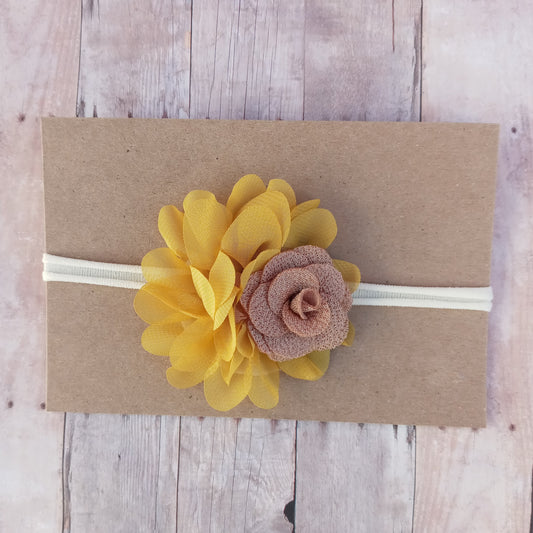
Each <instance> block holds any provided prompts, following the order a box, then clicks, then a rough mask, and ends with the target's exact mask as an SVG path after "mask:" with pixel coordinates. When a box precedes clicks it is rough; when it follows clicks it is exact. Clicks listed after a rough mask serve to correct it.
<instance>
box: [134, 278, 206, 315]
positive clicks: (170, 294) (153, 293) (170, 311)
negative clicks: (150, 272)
mask: <svg viewBox="0 0 533 533" xmlns="http://www.w3.org/2000/svg"><path fill="white" fill-rule="evenodd" d="M133 307H134V309H135V312H136V313H137V314H138V315H139V317H140V318H141V319H142V320H144V321H145V322H148V324H158V323H162V322H168V320H169V319H170V318H172V319H173V320H172V321H174V322H177V321H180V320H186V319H187V318H190V317H199V316H202V315H203V314H205V311H204V309H203V305H202V302H201V300H200V298H198V296H196V295H194V294H189V293H185V292H184V293H182V292H181V291H179V290H178V289H175V290H172V291H169V290H168V289H167V288H166V287H162V286H161V285H156V284H154V283H146V284H145V285H143V286H142V287H141V288H140V289H139V290H138V291H137V294H136V295H135V299H134V301H133Z"/></svg>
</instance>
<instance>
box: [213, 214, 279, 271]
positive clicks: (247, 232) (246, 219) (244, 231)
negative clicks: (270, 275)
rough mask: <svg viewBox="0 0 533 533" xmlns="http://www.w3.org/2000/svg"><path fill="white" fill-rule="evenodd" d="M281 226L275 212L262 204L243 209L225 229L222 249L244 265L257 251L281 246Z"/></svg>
mask: <svg viewBox="0 0 533 533" xmlns="http://www.w3.org/2000/svg"><path fill="white" fill-rule="evenodd" d="M281 242H282V239H281V228H280V225H279V222H278V219H277V217H276V215H275V213H274V212H273V211H272V210H271V209H269V208H267V207H263V206H257V205H255V206H251V207H247V208H246V209H244V210H243V211H242V212H241V213H240V214H239V215H238V216H237V218H236V219H235V220H234V221H233V223H232V224H231V226H230V227H229V228H228V230H227V231H226V233H225V235H224V237H223V239H222V250H223V251H224V252H225V253H227V254H228V255H229V256H230V257H233V259H235V260H236V261H237V262H239V263H240V264H241V265H242V266H243V267H245V266H246V265H247V264H248V263H249V262H250V261H251V260H252V259H253V258H254V255H255V254H256V253H258V252H261V251H263V250H268V249H277V250H279V249H280V248H281Z"/></svg>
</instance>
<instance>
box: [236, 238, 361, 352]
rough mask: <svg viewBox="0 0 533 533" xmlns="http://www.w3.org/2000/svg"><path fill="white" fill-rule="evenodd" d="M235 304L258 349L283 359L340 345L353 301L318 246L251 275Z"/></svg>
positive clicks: (277, 259) (283, 257) (282, 256)
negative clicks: (238, 301) (241, 312)
mask: <svg viewBox="0 0 533 533" xmlns="http://www.w3.org/2000/svg"><path fill="white" fill-rule="evenodd" d="M240 306H241V310H242V311H243V312H244V315H245V317H246V318H245V320H247V326H248V330H249V332H250V334H251V335H252V337H253V339H254V341H255V343H256V344H257V346H258V348H259V350H261V351H262V352H263V353H265V354H267V355H268V356H269V357H270V358H271V359H272V360H274V361H287V360H289V359H295V358H297V357H302V356H304V355H306V354H308V353H311V352H314V351H321V350H329V349H332V348H335V347H337V346H339V345H341V344H342V343H343V341H344V340H345V339H346V336H347V335H348V328H349V320H348V311H349V309H350V308H351V306H352V297H351V293H350V290H349V289H348V287H347V285H346V283H345V282H344V280H343V278H342V275H341V273H340V272H339V271H338V270H337V269H336V268H335V267H334V266H333V262H332V259H331V257H330V256H329V254H328V253H327V252H326V251H325V250H324V249H323V248H319V247H318V246H300V247H298V248H294V249H293V250H289V251H286V252H281V253H280V254H278V255H276V256H274V257H273V258H272V259H271V260H270V261H269V262H268V263H267V264H266V265H265V268H264V269H263V270H262V271H259V272H255V273H254V274H252V275H251V276H250V279H249V280H248V283H247V284H246V287H245V288H244V291H243V293H242V295H241V299H240Z"/></svg>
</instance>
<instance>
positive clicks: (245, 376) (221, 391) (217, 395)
mask: <svg viewBox="0 0 533 533" xmlns="http://www.w3.org/2000/svg"><path fill="white" fill-rule="evenodd" d="M242 364H244V365H246V370H245V371H244V372H243V373H238V372H236V373H235V374H234V375H233V377H232V378H231V381H230V382H229V385H228V384H226V382H225V381H224V377H223V376H222V373H221V370H220V366H218V365H217V366H216V367H215V368H213V369H210V371H209V372H208V373H207V375H206V377H205V378H204V395H205V399H206V400H207V403H208V404H209V405H210V406H211V407H212V408H213V409H216V410H217V411H229V410H230V409H233V407H235V406H236V405H238V404H239V403H241V402H242V401H243V400H244V398H246V396H247V395H248V392H249V390H250V386H251V384H252V371H251V365H250V363H249V360H248V359H244V361H243V363H242Z"/></svg>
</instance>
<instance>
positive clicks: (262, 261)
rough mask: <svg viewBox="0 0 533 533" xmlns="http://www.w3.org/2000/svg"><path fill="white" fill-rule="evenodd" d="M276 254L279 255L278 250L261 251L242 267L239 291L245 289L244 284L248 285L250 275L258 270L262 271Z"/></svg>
mask: <svg viewBox="0 0 533 533" xmlns="http://www.w3.org/2000/svg"><path fill="white" fill-rule="evenodd" d="M277 254H279V250H263V251H262V252H261V253H260V254H259V255H258V256H257V257H256V258H255V259H254V260H253V261H250V262H249V263H248V264H247V265H246V266H245V267H244V270H243V271H242V274H241V282H240V285H241V289H244V288H245V287H246V284H247V283H248V280H249V279H250V276H251V275H252V274H254V273H255V272H257V271H258V270H262V269H263V268H264V267H265V265H266V264H267V263H268V262H269V261H270V260H271V259H272V258H273V257H274V256H275V255H277Z"/></svg>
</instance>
